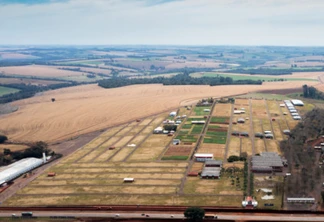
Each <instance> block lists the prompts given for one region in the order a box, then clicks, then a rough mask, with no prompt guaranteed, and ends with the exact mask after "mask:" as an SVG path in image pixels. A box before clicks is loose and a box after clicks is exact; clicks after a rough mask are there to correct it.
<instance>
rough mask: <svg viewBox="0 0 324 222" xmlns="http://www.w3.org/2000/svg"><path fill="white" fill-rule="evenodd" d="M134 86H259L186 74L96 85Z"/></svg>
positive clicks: (105, 80)
mask: <svg viewBox="0 0 324 222" xmlns="http://www.w3.org/2000/svg"><path fill="white" fill-rule="evenodd" d="M136 84H163V85H210V86H217V85H243V84H253V85H261V84H262V81H260V80H257V81H255V80H236V81H234V80H233V79H232V78H230V77H223V76H220V77H201V78H192V77H191V76H189V75H188V74H179V75H176V76H173V77H171V78H164V77H156V78H137V79H128V78H124V77H114V78H111V79H104V80H99V81H98V85H99V86H101V87H103V88H117V87H122V86H129V85H136Z"/></svg>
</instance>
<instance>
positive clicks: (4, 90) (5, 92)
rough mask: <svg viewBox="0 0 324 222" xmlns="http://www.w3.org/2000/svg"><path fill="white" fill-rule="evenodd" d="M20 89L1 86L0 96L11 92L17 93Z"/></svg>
mask: <svg viewBox="0 0 324 222" xmlns="http://www.w3.org/2000/svg"><path fill="white" fill-rule="evenodd" d="M18 91H19V90H17V89H13V88H9V87H3V86H0V96H3V95H6V94H10V93H15V92H18Z"/></svg>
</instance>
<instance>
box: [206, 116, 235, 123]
mask: <svg viewBox="0 0 324 222" xmlns="http://www.w3.org/2000/svg"><path fill="white" fill-rule="evenodd" d="M229 120H230V118H229V117H218V116H213V117H212V118H211V119H210V122H211V123H227V122H229Z"/></svg>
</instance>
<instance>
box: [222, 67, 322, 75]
mask: <svg viewBox="0 0 324 222" xmlns="http://www.w3.org/2000/svg"><path fill="white" fill-rule="evenodd" d="M296 71H298V72H319V71H324V67H323V68H322V69H314V68H309V69H298V68H297V69H296V68H295V69H294V68H289V69H265V68H257V69H242V68H238V69H231V70H227V71H225V72H226V73H242V74H250V75H258V74H259V75H291V74H292V73H293V72H296Z"/></svg>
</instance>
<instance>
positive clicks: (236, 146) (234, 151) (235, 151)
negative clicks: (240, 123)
mask: <svg viewBox="0 0 324 222" xmlns="http://www.w3.org/2000/svg"><path fill="white" fill-rule="evenodd" d="M240 146H241V142H240V138H238V137H233V136H231V139H230V141H229V146H228V153H227V158H228V157H229V156H232V155H234V156H240Z"/></svg>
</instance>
